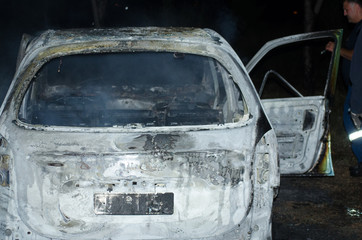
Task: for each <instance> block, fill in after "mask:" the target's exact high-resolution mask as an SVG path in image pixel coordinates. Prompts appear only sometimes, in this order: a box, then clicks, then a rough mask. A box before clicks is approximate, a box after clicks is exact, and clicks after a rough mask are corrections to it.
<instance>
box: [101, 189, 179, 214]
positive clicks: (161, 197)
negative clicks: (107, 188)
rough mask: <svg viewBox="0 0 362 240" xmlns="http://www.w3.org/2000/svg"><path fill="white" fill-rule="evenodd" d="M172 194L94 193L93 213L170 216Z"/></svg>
mask: <svg viewBox="0 0 362 240" xmlns="http://www.w3.org/2000/svg"><path fill="white" fill-rule="evenodd" d="M173 203H174V194H173V193H156V194H154V193H150V194H133V193H127V194H124V193H96V194H94V212H95V214H97V215H172V214H173V205H174V204H173Z"/></svg>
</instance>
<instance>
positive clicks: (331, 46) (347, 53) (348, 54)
mask: <svg viewBox="0 0 362 240" xmlns="http://www.w3.org/2000/svg"><path fill="white" fill-rule="evenodd" d="M334 46H335V44H334V42H328V43H327V45H326V50H327V51H329V52H333V50H334ZM340 55H341V57H343V58H345V59H347V60H350V61H351V60H352V56H353V50H349V49H346V48H341V50H340Z"/></svg>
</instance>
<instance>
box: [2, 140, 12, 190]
mask: <svg viewBox="0 0 362 240" xmlns="http://www.w3.org/2000/svg"><path fill="white" fill-rule="evenodd" d="M9 164H10V155H9V150H8V143H7V141H6V140H5V139H4V138H3V137H0V186H2V187H8V186H9V184H10V174H9Z"/></svg>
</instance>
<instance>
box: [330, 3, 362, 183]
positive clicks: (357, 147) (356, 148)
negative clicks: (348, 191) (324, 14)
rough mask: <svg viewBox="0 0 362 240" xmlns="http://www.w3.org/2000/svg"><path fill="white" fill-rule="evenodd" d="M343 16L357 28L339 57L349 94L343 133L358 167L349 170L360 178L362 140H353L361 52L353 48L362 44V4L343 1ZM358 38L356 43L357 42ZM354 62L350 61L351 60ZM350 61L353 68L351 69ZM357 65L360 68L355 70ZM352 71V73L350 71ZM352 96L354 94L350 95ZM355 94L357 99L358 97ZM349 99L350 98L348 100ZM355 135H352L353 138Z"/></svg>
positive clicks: (356, 128)
mask: <svg viewBox="0 0 362 240" xmlns="http://www.w3.org/2000/svg"><path fill="white" fill-rule="evenodd" d="M343 14H344V16H346V17H347V19H348V22H350V23H354V24H356V26H355V27H354V29H353V31H352V32H351V34H350V36H349V37H348V39H347V41H346V43H345V46H344V48H341V51H340V54H341V57H342V77H343V80H344V82H345V84H346V85H347V86H348V93H347V96H346V100H345V103H344V110H343V123H344V127H345V129H346V132H347V133H348V134H349V136H350V140H351V146H352V151H353V153H354V155H355V156H356V158H357V161H358V164H357V166H354V167H350V169H349V170H350V174H351V176H354V177H356V176H362V137H359V138H356V139H354V137H353V136H355V135H356V134H358V131H360V128H361V124H360V123H358V121H359V120H360V118H359V117H361V116H362V114H361V113H362V111H360V110H361V109H362V96H361V94H362V89H361V85H362V78H361V77H362V65H361V64H362V49H359V50H358V51H359V52H358V53H355V47H356V45H357V42H358V41H362V37H361V36H359V35H362V34H359V33H360V31H361V29H362V1H361V0H344V1H343ZM357 37H359V40H357ZM358 45H361V46H359V48H362V43H359V44H358ZM334 46H335V44H334V43H333V42H329V43H328V44H327V46H326V50H328V51H331V52H332V51H333V50H334ZM352 59H353V60H352ZM351 60H352V61H353V64H352V65H354V67H352V68H351ZM358 65H359V66H358ZM350 70H351V71H350ZM352 70H353V71H352ZM352 92H353V94H351V93H352ZM358 93H359V94H360V95H358ZM351 95H353V96H352V97H351ZM359 114H361V115H359ZM353 133H354V135H351V134H353ZM351 136H352V138H351Z"/></svg>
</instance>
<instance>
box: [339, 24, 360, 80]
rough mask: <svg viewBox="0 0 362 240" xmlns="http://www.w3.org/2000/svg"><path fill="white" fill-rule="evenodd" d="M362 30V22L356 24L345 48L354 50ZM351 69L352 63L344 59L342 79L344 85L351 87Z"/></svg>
mask: <svg viewBox="0 0 362 240" xmlns="http://www.w3.org/2000/svg"><path fill="white" fill-rule="evenodd" d="M361 28H362V20H361V21H360V22H359V23H357V24H356V26H355V27H354V28H353V30H352V32H351V34H350V35H349V36H348V38H347V40H346V42H345V44H344V48H345V49H347V50H353V49H354V46H355V44H356V40H357V36H358V33H359V32H360V30H361ZM350 68H351V61H350V60H348V59H345V58H342V69H341V70H342V77H343V81H344V83H345V84H346V85H347V86H349V85H350V84H351V82H350V78H349V71H350Z"/></svg>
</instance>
